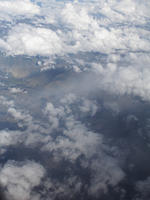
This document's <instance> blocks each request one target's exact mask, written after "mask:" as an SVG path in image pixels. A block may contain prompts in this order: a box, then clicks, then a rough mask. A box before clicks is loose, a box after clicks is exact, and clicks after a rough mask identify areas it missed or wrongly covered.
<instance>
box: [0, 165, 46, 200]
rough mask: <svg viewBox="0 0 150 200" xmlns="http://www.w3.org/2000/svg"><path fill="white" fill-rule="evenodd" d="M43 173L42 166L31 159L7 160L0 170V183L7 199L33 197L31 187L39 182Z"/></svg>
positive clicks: (17, 199)
mask: <svg viewBox="0 0 150 200" xmlns="http://www.w3.org/2000/svg"><path fill="white" fill-rule="evenodd" d="M44 174H45V169H44V168H43V166H41V165H40V164H38V163H35V162H33V161H27V162H25V163H19V162H14V161H8V162H7V163H6V164H5V165H4V167H3V168H2V169H1V170H0V183H1V185H2V186H3V187H4V188H5V189H4V192H5V194H6V197H8V199H13V200H20V199H22V200H30V199H31V198H32V197H33V198H34V194H33V193H32V189H33V188H34V187H35V186H38V185H39V184H40V182H41V179H42V178H43V177H44ZM32 195H33V196H32Z"/></svg>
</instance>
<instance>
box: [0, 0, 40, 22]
mask: <svg viewBox="0 0 150 200" xmlns="http://www.w3.org/2000/svg"><path fill="white" fill-rule="evenodd" d="M0 12H1V14H0V17H2V18H4V19H5V17H6V19H7V16H9V15H10V16H16V15H29V16H30V15H36V14H39V13H40V9H39V6H37V5H35V4H33V3H32V2H31V1H30V0H22V1H18V0H15V1H13V0H10V1H7V0H4V1H0Z"/></svg>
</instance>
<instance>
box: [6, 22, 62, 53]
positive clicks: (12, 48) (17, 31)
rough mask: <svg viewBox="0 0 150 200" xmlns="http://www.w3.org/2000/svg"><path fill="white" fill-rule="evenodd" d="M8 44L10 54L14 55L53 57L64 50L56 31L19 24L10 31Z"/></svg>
mask: <svg viewBox="0 0 150 200" xmlns="http://www.w3.org/2000/svg"><path fill="white" fill-rule="evenodd" d="M6 44H7V45H6V46H7V49H6V50H7V51H8V54H9V53H10V54H14V55H24V54H25V55H30V56H34V55H51V54H57V53H60V52H61V50H62V48H63V47H62V44H61V40H60V38H59V36H58V34H57V33H55V32H54V31H52V30H50V29H46V28H40V27H39V28H36V27H33V26H30V25H26V24H19V25H17V26H16V27H14V28H13V29H12V30H10V32H9V34H8V37H7V40H6Z"/></svg>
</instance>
